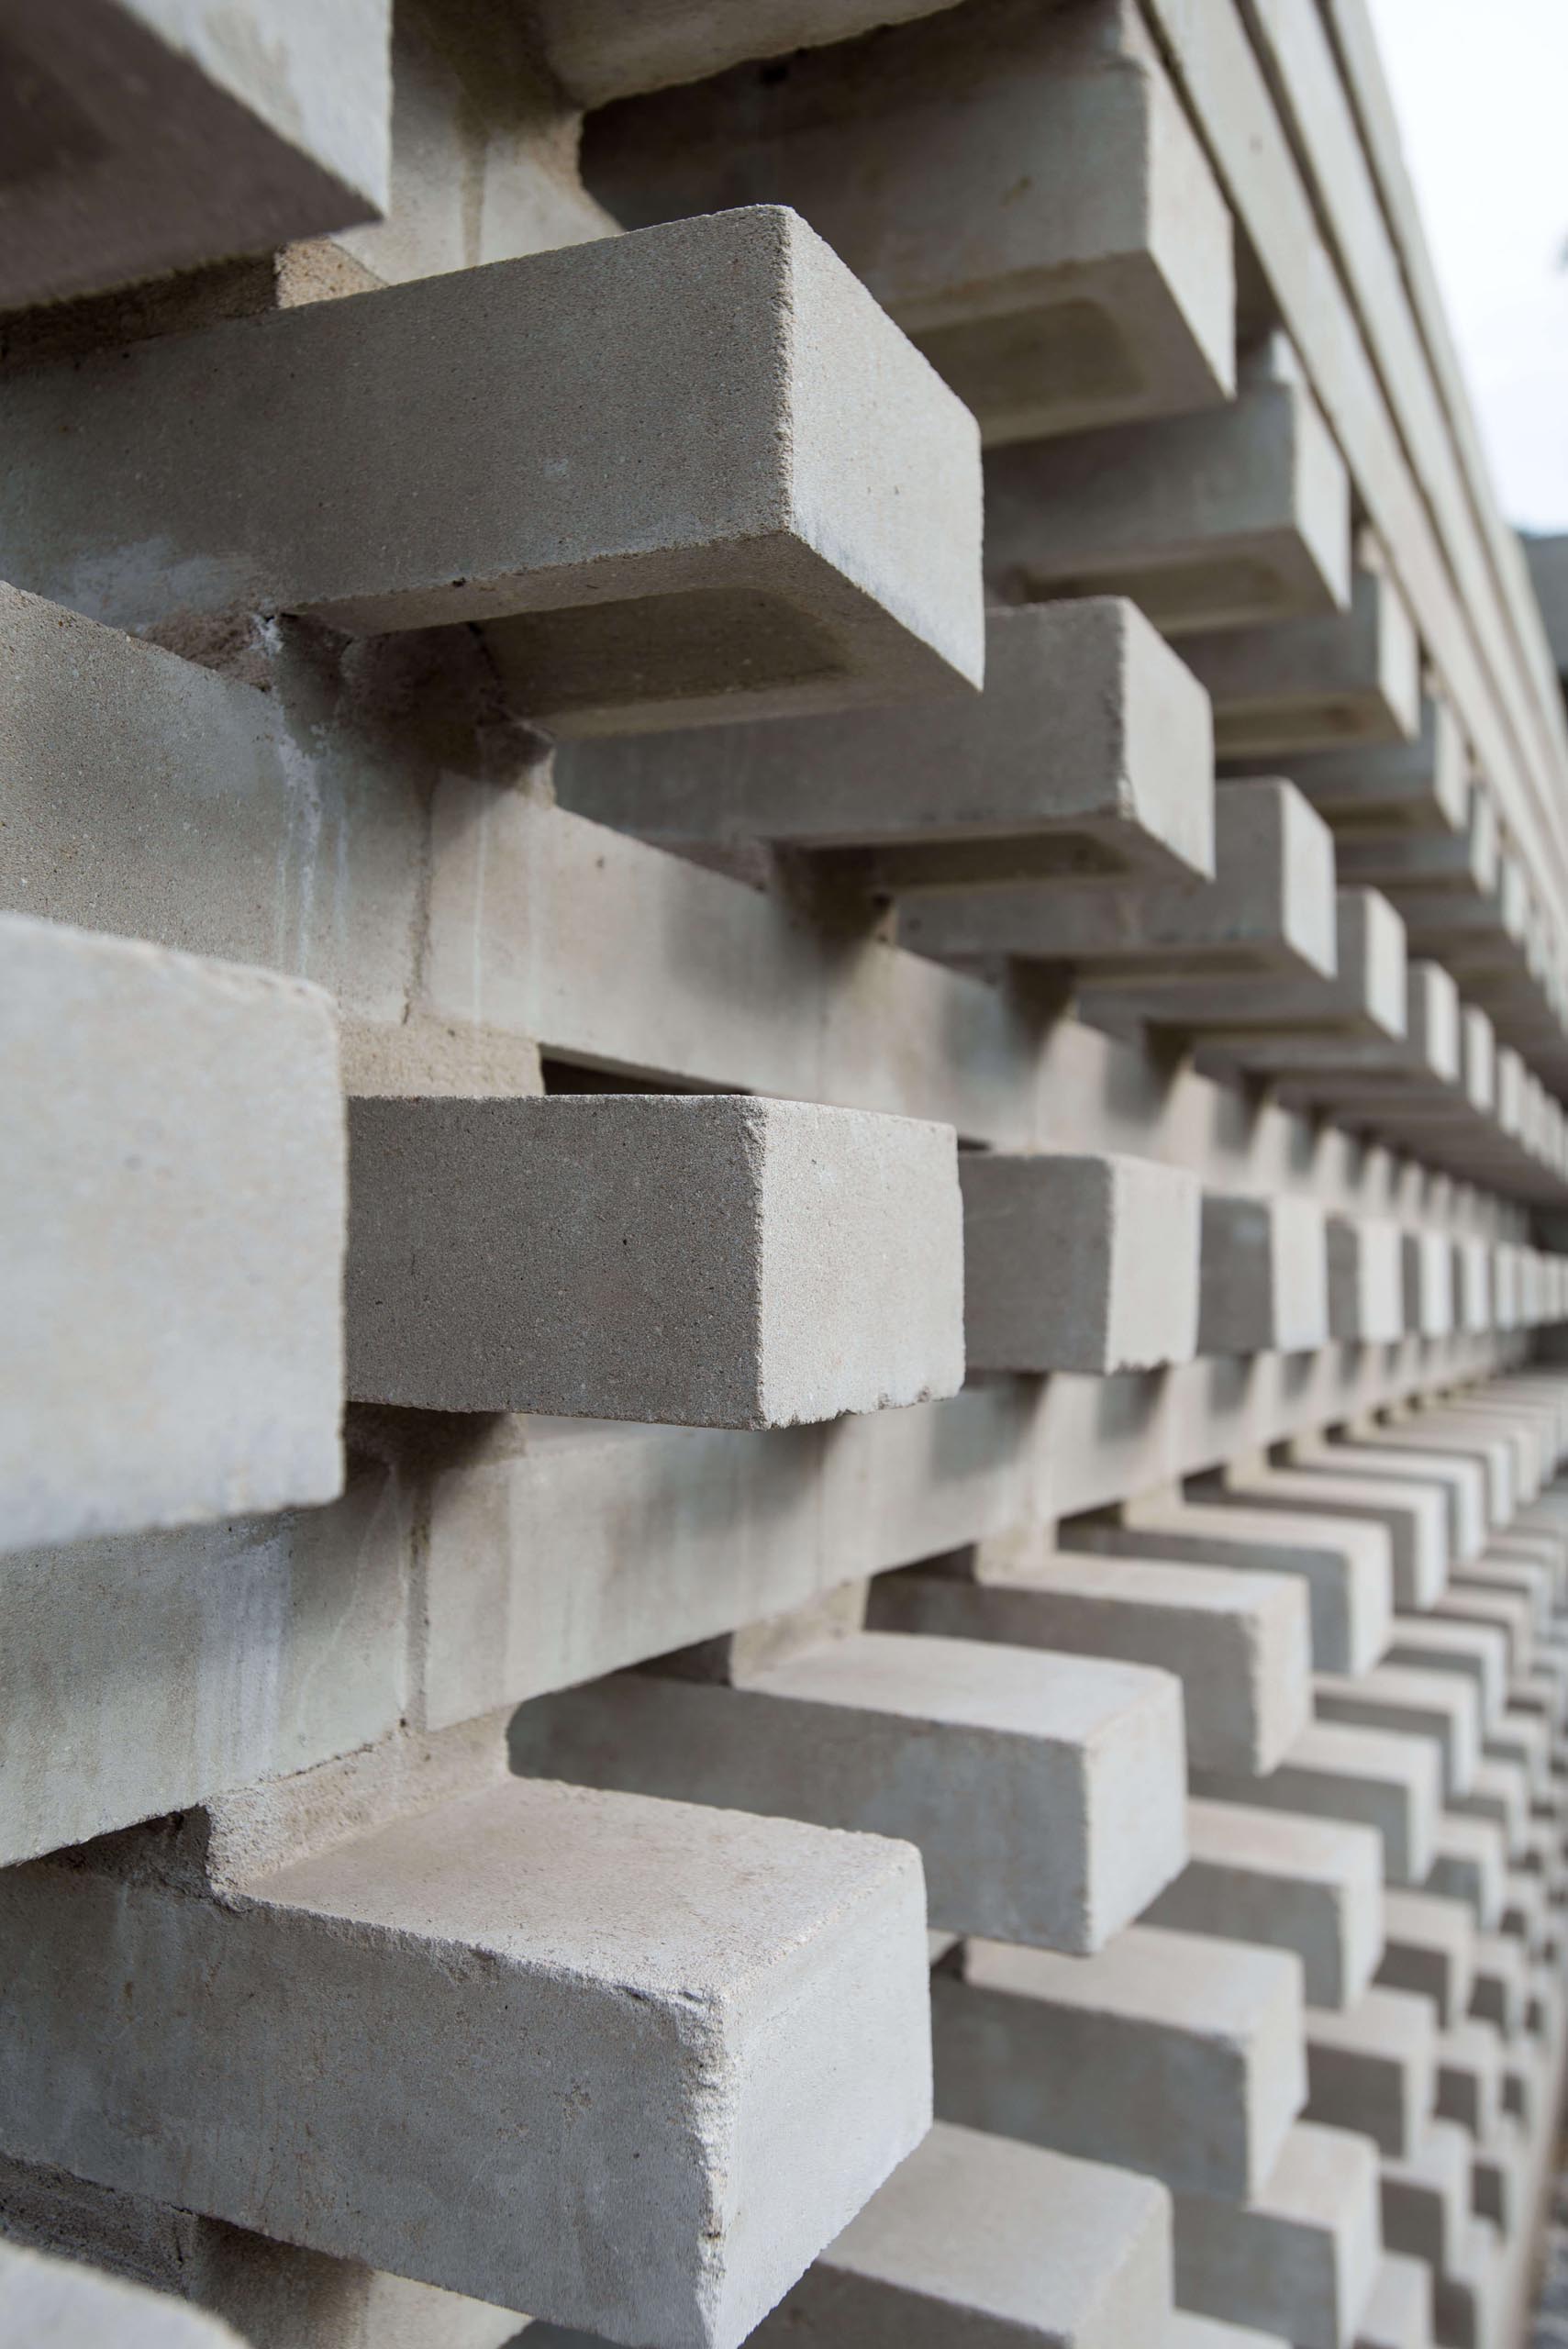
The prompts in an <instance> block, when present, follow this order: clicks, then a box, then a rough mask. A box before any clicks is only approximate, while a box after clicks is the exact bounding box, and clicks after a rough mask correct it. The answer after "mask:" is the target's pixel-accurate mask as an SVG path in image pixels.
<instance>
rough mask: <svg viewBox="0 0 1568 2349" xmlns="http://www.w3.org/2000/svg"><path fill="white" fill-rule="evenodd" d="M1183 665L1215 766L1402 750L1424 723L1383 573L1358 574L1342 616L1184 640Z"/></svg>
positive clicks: (1409, 632) (1400, 601) (1414, 647)
mask: <svg viewBox="0 0 1568 2349" xmlns="http://www.w3.org/2000/svg"><path fill="white" fill-rule="evenodd" d="M1182 655H1183V658H1184V660H1185V661H1186V662H1187V663H1188V665H1189V667H1190V668H1191V670H1192V672H1193V674H1194V675H1195V677H1196V679H1197V681H1198V683H1199V684H1200V685H1202V686H1203V688H1204V690H1205V692H1206V693H1207V695H1208V696H1209V698H1210V700H1211V701H1212V702H1213V704H1214V740H1215V748H1216V751H1218V755H1219V756H1220V757H1221V758H1225V759H1255V758H1275V757H1288V758H1294V757H1295V755H1296V753H1297V752H1299V751H1317V750H1330V751H1331V750H1338V749H1340V747H1341V746H1342V745H1343V744H1344V743H1346V742H1347V741H1362V742H1385V741H1390V740H1393V741H1397V740H1408V739H1410V738H1411V737H1413V736H1414V735H1415V733H1416V731H1417V729H1418V725H1419V723H1420V703H1421V671H1420V647H1419V644H1418V640H1417V636H1416V629H1415V625H1414V623H1413V621H1412V620H1411V618H1410V611H1409V607H1408V606H1407V603H1406V601H1405V598H1404V597H1403V596H1401V594H1400V593H1399V590H1398V588H1397V587H1396V585H1395V584H1394V582H1393V580H1392V579H1391V578H1389V577H1388V576H1387V574H1386V573H1385V572H1382V571H1378V570H1372V569H1362V568H1358V570H1357V571H1356V573H1355V577H1354V580H1353V582H1352V584H1351V604H1350V609H1349V610H1348V611H1344V612H1335V613H1332V614H1329V615H1328V616H1319V617H1317V618H1311V619H1294V620H1284V621H1280V622H1278V623H1276V624H1275V625H1274V626H1273V627H1270V628H1251V629H1235V628H1229V629H1222V630H1220V631H1219V632H1218V634H1216V635H1212V636H1210V635H1198V636H1187V637H1184V639H1183V642H1182Z"/></svg>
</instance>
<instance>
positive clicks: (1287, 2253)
mask: <svg viewBox="0 0 1568 2349" xmlns="http://www.w3.org/2000/svg"><path fill="white" fill-rule="evenodd" d="M1175 2245H1176V2297H1177V2299H1178V2300H1179V2301H1180V2302H1181V2303H1182V2305H1183V2306H1184V2307H1185V2308H1190V2309H1195V2310H1200V2311H1201V2312H1202V2313H1204V2314H1206V2315H1212V2316H1218V2317H1222V2318H1224V2319H1225V2320H1226V2321H1229V2322H1233V2323H1240V2324H1254V2325H1263V2326H1266V2327H1267V2328H1268V2329H1269V2330H1270V2331H1272V2332H1279V2333H1282V2334H1283V2335H1284V2337H1285V2338H1286V2339H1288V2340H1290V2341H1293V2342H1295V2343H1297V2344H1298V2349H1350V2344H1351V2343H1352V2342H1353V2341H1354V2339H1355V2332H1356V2327H1357V2325H1358V2323H1359V2322H1360V2321H1361V2318H1362V2313H1363V2311H1364V2310H1365V2309H1366V2307H1367V2304H1368V2302H1369V2300H1370V2299H1371V2296H1372V2291H1373V2285H1374V2283H1375V2281H1376V2275H1377V2266H1378V2261H1379V2259H1380V2257H1381V2256H1382V2254H1381V2249H1380V2244H1379V2236H1378V2177H1377V2156H1376V2154H1375V2153H1374V2151H1373V2147H1372V2146H1371V2145H1370V2144H1369V2143H1368V2142H1367V2140H1366V2139H1365V2138H1364V2137H1354V2136H1351V2134H1350V2133H1349V2132H1347V2131H1345V2130H1342V2129H1324V2128H1320V2127H1319V2126H1318V2125H1317V2124H1316V2123H1315V2122H1311V2121H1302V2122H1299V2123H1298V2124H1297V2126H1296V2128H1294V2129H1293V2130H1292V2131H1291V2132H1290V2134H1289V2136H1288V2137H1287V2138H1286V2140H1285V2143H1284V2149H1283V2151H1282V2152H1281V2154H1280V2155H1279V2158H1278V2160H1277V2162H1276V2163H1275V2165H1274V2168H1273V2172H1272V2174H1271V2176H1269V2178H1268V2180H1267V2182H1266V2184H1265V2185H1264V2186H1263V2187H1262V2188H1261V2189H1260V2191H1259V2192H1258V2193H1257V2194H1256V2195H1254V2196H1253V2197H1252V2198H1251V2200H1249V2201H1246V2202H1224V2201H1220V2200H1218V2199H1216V2198H1215V2197H1213V2196H1209V2195H1186V2194H1179V2195H1178V2196H1177V2197H1176V2205H1175Z"/></svg>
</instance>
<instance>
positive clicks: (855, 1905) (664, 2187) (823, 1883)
mask: <svg viewBox="0 0 1568 2349" xmlns="http://www.w3.org/2000/svg"><path fill="white" fill-rule="evenodd" d="M144 1848H145V1847H144V1846H142V1845H140V1844H138V1843H136V1842H133V1843H132V1845H131V1848H130V1853H129V1855H128V1856H129V1862H130V1865H129V1869H128V1874H126V1875H125V1876H116V1875H114V1874H112V1873H108V1872H103V1871H101V1870H100V1869H99V1868H98V1867H97V1866H95V1865H93V1859H92V1855H89V1856H88V1859H87V1863H86V1865H81V1866H75V1867H72V1866H61V1865H58V1864H51V1863H49V1862H39V1863H34V1864H32V1865H30V1866H29V1867H28V1868H27V1869H25V1870H16V1871H13V1872H11V1873H10V1874H9V1875H8V1876H6V1879H5V1885H4V1891H5V1903H4V1911H5V1913H4V1927H3V1933H0V1938H3V1940H4V1943H5V1946H6V1971H7V1975H8V1977H9V1980H10V1985H11V1990H10V1997H11V2023H12V2028H11V2033H10V2043H9V2049H10V2052H9V2055H8V2058H7V2094H6V2140H7V2150H8V2151H11V2152H13V2153H15V2154H17V2155H18V2156H20V2157H22V2158H24V2159H28V2160H31V2161H38V2162H45V2163H50V2164H52V2165H58V2166H60V2167H64V2168H69V2169H74V2170H76V2171H78V2172H80V2173H81V2174H82V2175H83V2176H87V2177H89V2178H92V2179H94V2180H95V2182H97V2183H98V2184H101V2185H105V2186H110V2187H116V2188H122V2189H124V2190H127V2191H129V2192H132V2193H136V2194H140V2195H146V2196H149V2197H151V2198H152V2199H160V2200H168V2201H178V2202H180V2203H181V2204H183V2206H184V2207H186V2208H194V2209H196V2210H201V2211H204V2212H205V2213H206V2214H207V2215H209V2216H212V2217H215V2218H224V2219H228V2220H230V2221H233V2222H234V2223H236V2224H239V2225H242V2226H250V2227H253V2228H257V2229H259V2230H261V2232H267V2233H271V2234H275V2235H279V2236H282V2237H283V2238H284V2239H285V2240H290V2241H293V2242H295V2243H300V2244H303V2245H304V2246H305V2247H306V2248H308V2249H312V2250H317V2251H322V2252H327V2253H329V2254H337V2255H339V2256H345V2257H353V2258H358V2259H361V2260H364V2261H368V2262H370V2263H372V2264H373V2265H375V2266H382V2267H386V2268H389V2269H391V2270H392V2271H394V2272H395V2273H400V2274H404V2275H407V2276H412V2277H414V2278H415V2279H416V2280H417V2281H420V2282H425V2283H430V2284H435V2285H438V2286H441V2287H443V2288H447V2289H450V2290H454V2291H460V2292H466V2293H469V2294H471V2295H473V2296H475V2297H479V2298H482V2299H486V2300H490V2301H494V2302H495V2305H496V2306H498V2307H501V2308H508V2307H509V2308H514V2309H515V2308H517V2306H518V2305H519V2304H523V2305H526V2306H528V2308H529V2309H530V2310H532V2311H533V2312H535V2313H537V2314H539V2315H542V2316H547V2317H550V2318H552V2319H554V2320H557V2321H562V2322H564V2323H569V2324H576V2325H581V2326H584V2327H585V2328H587V2329H588V2330H590V2331H594V2332H602V2333H605V2334H606V2335H607V2336H608V2337H609V2338H611V2339H615V2340H619V2341H623V2342H628V2343H641V2344H652V2345H653V2349H717V2345H718V2344H723V2349H734V2344H737V2343H739V2342H740V2340H742V2339H743V2338H744V2336H745V2335H746V2334H747V2333H748V2332H751V2329H752V2328H753V2326H754V2325H755V2324H756V2323H757V2322H758V2321H760V2319H761V2318H762V2315H763V2314H764V2313H765V2312H766V2310H767V2309H768V2308H769V2307H770V2306H772V2304H773V2301H774V2300H776V2299H778V2297H779V2296H780V2294H781V2293H782V2292H784V2290H785V2289H787V2288H788V2286H789V2285H790V2284H792V2283H793V2282H794V2281H795V2278H796V2277H797V2276H798V2275H799V2274H800V2273H801V2271H802V2270H803V2269H804V2268H805V2266H806V2265H807V2263H808V2262H809V2261H810V2260H811V2259H812V2258H814V2257H815V2256H816V2254H817V2252H819V2251H820V2250H821V2249H822V2248H823V2247H824V2245H825V2244H826V2243H828V2242H830V2241H831V2240H832V2238H833V2237H834V2236H835V2235H836V2234H837V2233H838V2232H840V2229H841V2228H842V2227H843V2225H844V2224H845V2222H846V2221H848V2219H849V2218H850V2217H851V2216H852V2214H853V2213H854V2211H855V2210H858V2209H859V2208H860V2207H861V2205H862V2203H863V2202H864V2201H865V2200H866V2199H867V2197H868V2196H869V2195H870V2194H871V2193H873V2191H874V2190H875V2188H877V2187H878V2186H879V2185H880V2184H881V2183H882V2181H883V2179H884V2177H885V2176H887V2175H888V2173H889V2171H890V2170H891V2169H892V2168H893V2167H894V2166H895V2164H896V2163H897V2162H899V2161H900V2160H902V2159H903V2158H904V2156H905V2155H906V2154H908V2153H910V2152H912V2151H913V2149H914V2147H915V2145H916V2144H917V2143H918V2141H919V2139H920V2137H921V2136H922V2135H923V2133H924V2132H925V2129H926V2127H927V2124H928V2121H929V2114H930V2105H929V2073H928V2070H927V2047H928V2037H927V2033H928V2021H927V2011H928V2009H927V1970H926V1950H925V1916H924V1898H923V1891H922V1886H921V1877H920V1866H919V1861H918V1858H917V1855H916V1854H914V1853H913V1852H912V1851H910V1850H909V1849H908V1847H907V1846H906V1845H899V1844H895V1843H890V1842H884V1841H882V1840H880V1839H875V1838H870V1837H862V1836H846V1835H833V1834H828V1833H825V1832H824V1831H822V1830H820V1829H817V1828H810V1827H802V1826H798V1825H796V1824H795V1823H794V1822H792V1821H784V1820H754V1819H748V1818H746V1817H744V1816H742V1815H740V1814H739V1813H735V1812H714V1811H702V1810H695V1809H690V1808H687V1807H686V1806H684V1805H680V1804H672V1803H662V1802H657V1801H651V1800H647V1799H644V1798H637V1797H631V1796H606V1795H601V1794H595V1793H590V1792H587V1791H584V1790H583V1789H580V1788H573V1787H557V1786H545V1785H532V1784H526V1783H523V1782H519V1781H511V1782H509V1783H504V1784H501V1785H498V1786H493V1787H489V1788H487V1789H484V1790H481V1791H479V1792H476V1793H473V1794H470V1795H468V1796H466V1797H462V1798H457V1799H454V1800H450V1801H448V1802H445V1803H440V1804H438V1805H437V1806H436V1807H435V1808H434V1809H429V1810H426V1811H424V1812H422V1813H419V1814H417V1815H415V1816H403V1817H401V1818H394V1819H392V1820H389V1821H388V1822H386V1823H385V1824H384V1825H381V1826H379V1827H373V1828H371V1829H369V1830H368V1831H362V1832H361V1833H359V1834H357V1835H350V1837H349V1839H348V1840H347V1841H341V1842H336V1843H331V1844H328V1846H327V1847H326V1848H324V1849H320V1850H317V1852H315V1853H314V1854H306V1856H305V1857H303V1858H300V1859H297V1860H295V1861H294V1862H293V1863H292V1864H290V1865H284V1866H282V1867H278V1868H275V1869H272V1870H271V1871H264V1872H262V1873H260V1874H257V1875H254V1876H250V1877H249V1878H247V1877H244V1876H237V1877H235V1878H234V1879H233V1881H232V1883H231V1885H230V1887H229V1888H228V1891H227V1892H226V1894H225V1896H224V1898H223V1899H222V1900H221V1901H215V1900H214V1899H212V1898H209V1897H205V1896H201V1895H197V1894H194V1893H193V1892H192V1891H190V1890H180V1889H176V1888H174V1887H173V1886H172V1884H165V1883H163V1882H162V1881H161V1880H160V1877H159V1876H158V1873H157V1868H158V1865H159V1860H158V1851H159V1847H158V1846H157V1844H156V1842H154V1843H153V1845H152V1847H151V1850H150V1854H149V1859H150V1865H149V1866H147V1867H146V1868H145V1869H143V1868H142V1866H141V1865H140V1864H139V1860H138V1857H137V1854H138V1853H139V1851H141V1850H143V1849H144ZM67 1953H69V1957H67ZM128 1976H129V1978H131V1979H132V1980H133V1981H134V1982H135V1984H136V1986H137V1993H138V1997H139V1999H145V2000H147V2001H149V2002H150V2008H151V2010H152V2011H153V2012H155V2013H158V2014H159V2015H160V2016H161V2018H162V2019H163V2021H164V2022H165V2025H166V2027H165V2028H164V2029H161V2030H159V2031H156V2032H128V2031H126V2030H124V2029H123V2028H121V2026H120V2023H119V2021H117V2018H119V2017H120V2016H121V2015H122V2014H123V1990H124V1984H125V1981H126V1979H127V1977H128ZM302 1980H308V1981H310V1982H311V1983H312V1984H313V1985H315V1986H316V1987H315V1991H314V1994H313V1996H312V1998H311V1999H310V2000H308V2001H303V2002H302V1999H301V1997H300V1993H299V1985H300V1983H301V1981H302ZM67 2081H73V2082H74V2083H75V2084H76V2085H75V2086H74V2087H72V2088H71V2089H70V2091H69V2092H63V2090H62V2084H63V2083H65V2082H67ZM212 2112H221V2113H223V2114H225V2115H226V2116H227V2119H228V2126H226V2127H225V2128H224V2129H223V2130H221V2131H216V2130H212V2129H209V2128H207V2127H206V2126H205V2125H204V2124H203V2122H202V2121H201V2119H200V2116H201V2115H202V2114H204V2113H212ZM411 2113H415V2114H417V2116H418V2122H417V2129H418V2143H419V2158H418V2160H417V2163H414V2164H404V2163H401V2162H399V2163H397V2164H393V2165H389V2164H388V2162H387V2161H386V2158H385V2150H386V2147H387V2146H388V2145H389V2144H394V2143H400V2142H403V2141H404V2140H405V2139H406V2132H407V2130H408V2127H409V2116H410V2114H411ZM153 2115H156V2116H159V2117H158V2119H157V2122H156V2125H150V2116H153ZM786 2189H787V2190H786Z"/></svg>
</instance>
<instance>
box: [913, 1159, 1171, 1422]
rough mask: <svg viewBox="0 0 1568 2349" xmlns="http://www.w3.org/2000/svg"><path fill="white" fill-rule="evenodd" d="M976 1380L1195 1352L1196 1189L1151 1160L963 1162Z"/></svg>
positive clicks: (1143, 1362) (968, 1320) (1145, 1366)
mask: <svg viewBox="0 0 1568 2349" xmlns="http://www.w3.org/2000/svg"><path fill="white" fill-rule="evenodd" d="M958 1175H959V1188H960V1190H961V1191H962V1195H963V1275H964V1316H963V1330H964V1357H965V1361H966V1364H967V1365H968V1367H969V1368H970V1369H972V1370H1014V1371H1053V1370H1061V1371H1075V1372H1079V1373H1081V1374H1083V1375H1086V1376H1089V1377H1105V1376H1107V1375H1110V1374H1112V1373H1114V1372H1117V1371H1126V1370H1153V1369H1158V1368H1160V1367H1161V1366H1162V1365H1163V1364H1166V1363H1179V1362H1191V1361H1192V1360H1193V1358H1194V1356H1195V1354H1196V1352H1197V1335H1198V1252H1199V1219H1200V1215H1201V1212H1202V1199H1203V1194H1202V1191H1201V1188H1200V1186H1199V1184H1198V1181H1197V1177H1196V1176H1195V1175H1190V1174H1188V1173H1187V1171H1186V1170H1185V1168H1184V1167H1179V1166H1162V1165H1160V1164H1158V1163H1156V1162H1155V1161H1154V1160H1153V1159H1146V1158H1128V1157H1123V1156H1119V1155H1117V1156H1112V1155H1109V1154H1106V1155H1103V1156H1100V1155H1096V1156H1084V1157H1074V1156H1072V1155H1068V1154H1063V1155H1061V1156H1056V1155H1054V1154H1053V1155H1049V1156H1047V1155H1035V1156H1030V1157H1025V1156H1021V1155H1015V1154H1013V1153H1011V1152H1000V1151H965V1152H963V1153H962V1155H961V1157H960V1159H959V1163H958Z"/></svg>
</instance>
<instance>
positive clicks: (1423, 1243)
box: [1400, 1231, 1453, 1338]
mask: <svg viewBox="0 0 1568 2349" xmlns="http://www.w3.org/2000/svg"><path fill="white" fill-rule="evenodd" d="M1400 1247H1401V1255H1402V1260H1403V1268H1404V1275H1405V1327H1406V1329H1407V1330H1408V1331H1409V1332H1410V1334H1411V1336H1412V1337H1417V1338H1446V1337H1447V1336H1448V1334H1449V1332H1450V1330H1451V1329H1452V1328H1453V1252H1452V1249H1451V1245H1450V1242H1449V1240H1448V1236H1447V1234H1446V1233H1445V1232H1441V1231H1407V1232H1406V1233H1405V1234H1404V1236H1403V1239H1402V1241H1401V1242H1400Z"/></svg>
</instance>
